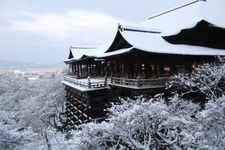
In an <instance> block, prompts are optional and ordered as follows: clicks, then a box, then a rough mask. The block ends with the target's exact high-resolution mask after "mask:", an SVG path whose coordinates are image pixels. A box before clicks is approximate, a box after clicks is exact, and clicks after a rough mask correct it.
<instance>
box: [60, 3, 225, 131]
mask: <svg viewBox="0 0 225 150" xmlns="http://www.w3.org/2000/svg"><path fill="white" fill-rule="evenodd" d="M224 18H225V2H224V1H222V0H214V1H213V0H208V1H204V0H196V1H192V2H190V3H187V4H183V5H180V6H178V7H175V8H173V9H170V10H167V11H165V12H162V13H159V14H157V15H154V16H152V17H150V18H149V19H148V20H147V21H145V22H143V23H140V24H137V25H135V26H134V25H132V26H131V25H122V24H118V28H117V31H116V34H115V37H114V40H113V41H109V42H108V43H106V44H104V45H103V46H100V47H93V46H82V47H75V46H71V47H70V51H69V57H68V59H66V60H65V63H66V64H68V66H69V69H68V75H67V76H65V79H64V81H62V83H63V84H64V85H65V87H66V93H67V102H66V106H67V111H66V116H67V118H68V121H67V122H68V128H73V127H75V126H76V125H79V124H81V123H85V122H89V121H94V120H95V121H97V120H99V119H100V120H101V119H103V118H104V116H105V112H104V108H106V105H107V104H108V103H109V102H110V101H111V100H112V99H113V98H114V97H116V96H120V95H122V94H123V93H124V92H125V93H127V94H128V95H129V94H131V95H135V94H136V95H138V94H142V93H143V92H145V93H146V92H149V93H151V92H157V91H161V90H162V89H163V88H164V87H165V83H166V81H167V79H168V78H169V77H170V76H171V75H174V74H177V73H188V72H191V71H192V70H193V69H194V68H195V67H196V66H197V65H198V64H201V63H206V62H213V61H215V60H216V59H217V57H218V56H224V55H225V20H224ZM112 95H113V96H112Z"/></svg>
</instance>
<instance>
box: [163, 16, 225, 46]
mask: <svg viewBox="0 0 225 150" xmlns="http://www.w3.org/2000/svg"><path fill="white" fill-rule="evenodd" d="M163 38H164V39H165V40H166V41H167V42H169V43H171V44H188V45H196V46H204V47H210V48H217V49H225V28H220V27H217V26H215V25H213V24H211V23H209V22H207V21H205V20H202V21H200V22H198V23H197V24H196V25H195V27H193V28H190V29H183V30H181V32H180V33H178V34H176V35H172V36H165V37H163Z"/></svg>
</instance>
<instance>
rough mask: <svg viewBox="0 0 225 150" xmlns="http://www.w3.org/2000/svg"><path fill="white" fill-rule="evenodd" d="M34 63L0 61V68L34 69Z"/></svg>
mask: <svg viewBox="0 0 225 150" xmlns="http://www.w3.org/2000/svg"><path fill="white" fill-rule="evenodd" d="M37 66H38V65H36V64H34V63H27V62H19V61H6V60H0V68H35V67H37Z"/></svg>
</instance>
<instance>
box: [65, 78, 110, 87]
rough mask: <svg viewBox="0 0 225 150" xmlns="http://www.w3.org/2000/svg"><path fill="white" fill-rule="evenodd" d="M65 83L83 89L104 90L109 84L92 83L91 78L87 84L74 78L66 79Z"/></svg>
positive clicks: (102, 82)
mask: <svg viewBox="0 0 225 150" xmlns="http://www.w3.org/2000/svg"><path fill="white" fill-rule="evenodd" d="M64 81H67V82H69V83H71V84H73V85H76V86H79V87H83V88H89V89H90V88H103V87H106V86H107V83H106V82H105V81H104V80H102V81H97V82H96V81H95V82H91V81H90V78H89V79H87V82H84V81H81V80H79V79H75V78H72V77H66V76H65V77H64Z"/></svg>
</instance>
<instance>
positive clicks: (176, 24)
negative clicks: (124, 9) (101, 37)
mask: <svg viewBox="0 0 225 150" xmlns="http://www.w3.org/2000/svg"><path fill="white" fill-rule="evenodd" d="M202 20H205V21H207V22H209V23H211V24H213V25H214V26H217V27H222V28H225V0H207V1H205V0H195V1H191V2H190V3H187V4H184V5H180V6H178V7H175V8H173V9H170V10H168V11H165V12H162V13H159V14H157V15H154V16H152V17H150V18H149V19H148V20H147V21H145V22H143V23H141V24H138V25H137V26H125V25H120V24H119V25H118V31H117V34H116V35H115V36H114V37H113V39H112V40H110V41H109V42H108V43H106V44H104V45H103V46H100V47H98V48H84V47H80V48H71V52H72V54H73V56H74V57H73V58H71V59H67V60H66V61H73V60H79V59H82V58H83V57H84V56H85V57H101V58H102V57H108V56H113V55H118V54H122V53H126V52H129V51H130V50H132V49H134V48H135V49H139V50H142V51H146V52H150V53H163V54H179V55H202V56H203V55H204V56H206V55H208V56H216V55H222V56H225V50H223V49H215V48H208V47H203V46H194V45H186V44H171V43H168V42H167V41H165V40H164V39H163V38H162V37H163V36H169V35H175V34H177V33H179V32H180V31H181V30H183V29H187V28H193V27H195V26H196V24H197V23H199V22H200V21H202ZM121 36H122V38H121ZM117 38H120V40H118V39H117ZM121 39H124V40H122V42H121ZM116 42H121V45H122V46H121V45H119V46H118V43H116ZM124 42H125V43H127V44H126V46H123V45H124ZM115 43H116V44H115ZM115 45H116V46H115ZM118 47H119V48H118ZM109 49H110V50H109ZM107 50H109V51H108V52H107Z"/></svg>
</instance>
